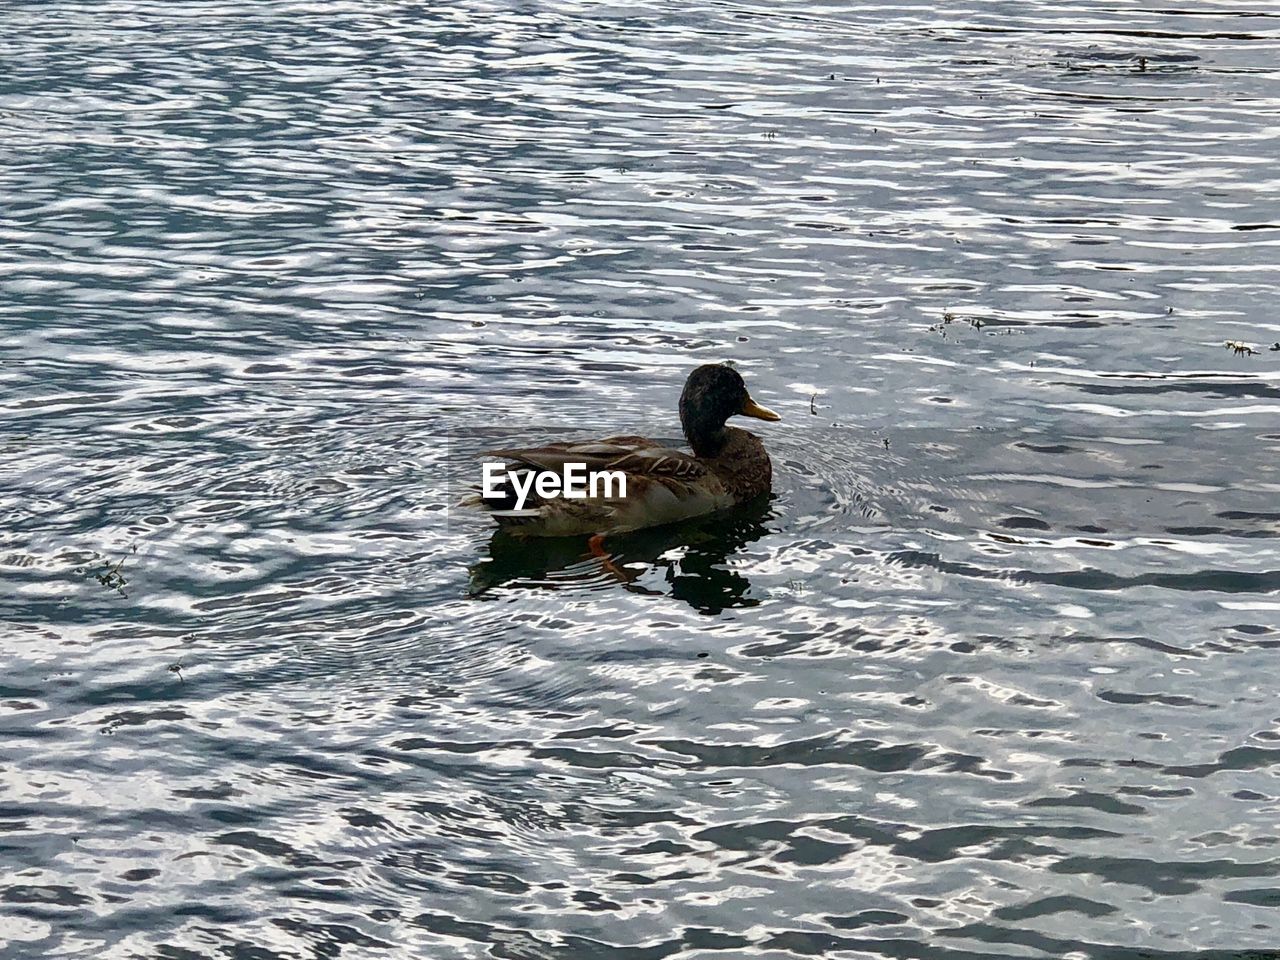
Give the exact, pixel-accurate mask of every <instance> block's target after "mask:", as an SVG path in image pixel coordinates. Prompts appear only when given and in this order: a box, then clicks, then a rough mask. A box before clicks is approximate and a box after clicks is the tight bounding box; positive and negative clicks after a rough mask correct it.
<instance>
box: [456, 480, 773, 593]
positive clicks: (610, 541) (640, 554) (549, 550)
mask: <svg viewBox="0 0 1280 960" xmlns="http://www.w3.org/2000/svg"><path fill="white" fill-rule="evenodd" d="M773 500H774V496H773V495H772V494H765V495H764V496H760V497H757V498H756V499H754V500H752V501H750V502H748V503H744V504H741V505H739V506H737V507H733V508H731V509H728V510H722V511H720V512H718V513H715V514H711V515H709V516H706V517H702V518H699V519H697V520H690V521H686V522H684V523H679V524H671V525H669V526H665V527H650V528H647V529H644V530H637V531H635V532H633V533H626V534H616V535H612V536H610V537H608V538H607V539H606V540H605V541H604V546H603V553H604V555H593V554H592V553H591V552H590V551H589V550H588V545H587V542H586V540H585V539H583V538H578V537H513V536H511V535H510V534H508V533H505V532H503V531H502V530H498V531H496V532H495V533H494V534H493V537H492V538H491V539H490V541H489V556H488V557H487V558H485V559H484V560H481V561H480V562H479V563H476V564H474V565H473V566H472V567H471V568H470V574H471V579H470V585H469V590H468V595H469V596H471V597H477V598H480V597H485V596H486V595H487V594H490V592H491V591H494V590H495V589H497V588H499V587H504V586H508V585H512V586H518V587H527V588H542V589H549V590H556V589H571V588H577V589H583V588H587V589H590V588H598V589H610V588H612V587H615V586H621V587H622V589H624V590H628V591H630V592H632V593H641V594H649V595H655V596H662V595H667V596H671V597H674V598H675V599H677V600H680V601H683V602H684V603H687V604H689V606H691V607H693V608H694V609H695V610H698V611H700V612H702V613H707V614H717V613H720V612H721V611H722V610H726V609H729V608H733V607H752V606H756V605H757V604H758V603H760V600H759V599H758V598H756V597H752V596H751V582H750V581H749V580H748V579H747V578H746V577H744V576H743V575H742V574H740V573H738V572H737V571H735V570H732V569H730V568H729V567H728V566H727V565H726V561H727V560H729V558H731V557H732V556H733V555H734V554H735V553H737V552H738V551H739V550H741V549H742V548H743V547H745V546H746V545H747V544H749V543H753V542H754V541H756V540H759V539H760V538H761V537H763V536H764V535H765V534H766V533H769V532H770V528H769V526H768V523H769V521H770V520H772V519H773V517H774V516H775V514H774V512H773V507H772V503H773ZM658 571H661V579H662V580H665V582H666V584H667V588H666V589H657V588H655V584H656V583H658V582H660V580H659V577H657V576H655V573H656V572H658Z"/></svg>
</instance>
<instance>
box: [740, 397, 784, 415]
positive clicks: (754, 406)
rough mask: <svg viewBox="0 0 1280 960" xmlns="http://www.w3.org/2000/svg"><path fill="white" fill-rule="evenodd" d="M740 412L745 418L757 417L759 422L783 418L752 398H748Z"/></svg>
mask: <svg viewBox="0 0 1280 960" xmlns="http://www.w3.org/2000/svg"><path fill="white" fill-rule="evenodd" d="M739 412H740V413H741V414H742V415H743V416H744V417H755V418H756V419H757V420H781V419H782V417H780V416H778V415H777V414H776V413H774V412H773V411H772V410H770V409H769V408H768V407H762V406H760V404H758V403H756V402H755V401H754V400H752V399H751V397H750V396H748V397H747V399H746V401H745V402H743V404H742V409H741V410H740V411H739Z"/></svg>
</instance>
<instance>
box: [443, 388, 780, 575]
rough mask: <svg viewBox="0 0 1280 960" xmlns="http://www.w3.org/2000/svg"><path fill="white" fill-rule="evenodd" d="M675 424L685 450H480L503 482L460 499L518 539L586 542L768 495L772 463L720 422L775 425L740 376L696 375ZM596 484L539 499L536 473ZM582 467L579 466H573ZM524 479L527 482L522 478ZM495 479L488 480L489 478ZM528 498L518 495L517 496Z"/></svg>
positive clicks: (644, 442)
mask: <svg viewBox="0 0 1280 960" xmlns="http://www.w3.org/2000/svg"><path fill="white" fill-rule="evenodd" d="M679 413H680V426H681V429H682V431H683V433H684V438H685V440H686V441H687V442H688V444H689V449H690V451H691V452H685V451H684V450H678V449H675V448H673V447H671V446H668V445H666V444H663V443H661V442H659V441H657V440H651V439H649V438H647V437H641V436H633V435H624V436H614V437H605V438H603V439H600V440H591V441H586V442H577V443H549V444H546V445H544V446H539V447H518V448H517V447H513V448H507V449H501V450H489V451H485V452H484V453H483V454H481V456H484V457H487V458H498V459H501V460H503V461H506V462H508V463H509V464H510V465H511V466H509V467H508V470H507V472H506V474H505V478H503V479H501V480H497V482H495V483H493V484H491V485H486V487H485V488H484V490H483V492H482V493H481V494H479V495H477V496H473V497H469V498H467V500H466V501H465V502H467V503H468V504H469V505H472V506H477V507H479V508H481V509H482V510H484V511H486V512H487V513H488V514H489V516H490V517H492V518H493V519H494V520H495V521H496V522H497V524H498V526H499V528H500V529H501V530H502V531H503V532H505V533H508V534H511V535H513V536H517V537H579V536H588V537H590V538H591V541H590V542H591V546H592V551H593V552H597V550H598V547H599V544H600V543H601V542H602V540H603V537H604V536H606V535H610V534H620V533H628V532H630V531H634V530H640V529H644V528H647V527H656V526H663V525H666V524H672V523H678V522H680V521H683V520H689V519H691V518H693V517H700V516H703V515H705V514H709V513H714V512H716V511H719V510H725V509H728V508H730V507H734V506H737V505H738V504H743V503H747V502H749V501H752V500H755V499H756V498H758V497H762V496H763V495H765V494H767V493H768V492H769V491H770V489H771V486H772V482H773V466H772V463H771V462H770V460H769V454H768V452H767V451H766V450H765V447H764V443H763V442H762V441H761V440H760V438H759V437H757V436H756V435H755V434H753V433H750V432H748V431H746V430H743V429H741V428H740V427H731V426H728V425H727V421H728V420H729V418H730V417H734V416H743V417H753V418H755V419H757V420H765V421H777V420H781V419H782V418H781V417H780V416H779V415H778V414H776V413H774V412H773V411H772V410H770V409H768V408H767V407H763V406H761V405H760V404H758V403H756V401H755V400H753V399H752V398H751V394H750V393H749V392H748V391H747V385H746V383H745V382H744V381H743V379H742V375H741V374H739V373H738V371H737V370H735V369H733V367H731V366H729V365H728V364H724V363H708V364H703V365H702V366H700V367H698V368H697V369H695V370H694V371H693V372H692V373H690V374H689V377H688V379H687V380H686V381H685V385H684V389H683V390H682V391H681V393H680V401H679ZM570 464H572V465H574V467H573V469H575V470H577V471H578V472H579V476H581V475H582V474H583V473H585V475H586V476H587V477H588V478H590V479H591V480H592V481H594V480H595V479H596V478H597V475H601V479H602V480H603V479H605V477H604V476H603V475H605V474H611V475H612V478H613V480H614V481H617V480H618V475H621V482H612V483H604V482H601V483H594V482H592V483H590V484H586V485H585V486H586V489H585V490H579V491H578V492H582V493H586V496H583V497H568V496H559V495H549V496H541V495H539V493H538V490H537V487H539V486H542V484H541V483H540V480H541V475H542V474H545V473H551V474H554V475H555V480H557V481H559V480H561V479H562V478H564V477H567V476H569V474H568V473H567V472H566V467H567V465H570ZM578 464H581V465H582V466H581V467H578V466H577V465H578ZM530 474H532V476H530ZM496 479H497V478H496V477H495V480H496ZM521 490H523V491H526V494H525V495H524V496H523V497H522V496H521V495H520V491H521Z"/></svg>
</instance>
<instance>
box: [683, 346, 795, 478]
mask: <svg viewBox="0 0 1280 960" xmlns="http://www.w3.org/2000/svg"><path fill="white" fill-rule="evenodd" d="M738 414H741V415H742V416H744V417H755V418H756V419H758V420H781V419H782V418H781V417H780V416H778V415H777V414H776V413H774V412H773V411H772V410H769V409H768V408H766V407H762V406H760V404H758V403H756V402H755V401H754V400H752V399H751V394H749V393H747V385H746V384H745V383H744V382H743V381H742V377H741V375H740V374H739V373H738V371H737V370H734V369H733V368H732V367H729V366H726V365H725V364H722V363H707V364H703V365H702V366H701V367H698V369H696V370H694V371H693V373H691V374H689V379H688V380H686V381H685V384H684V391H683V392H682V393H681V394H680V426H681V427H683V428H684V438H685V439H686V440H688V441H689V446H691V447H692V448H693V452H694V453H695V454H696V455H697V456H699V457H714V456H715V455H716V454H718V453H719V452H720V450H721V448H723V447H724V445H725V442H726V441H727V440H728V436H727V434H726V433H725V429H724V424H725V421H726V420H728V419H729V418H730V417H732V416H736V415H738Z"/></svg>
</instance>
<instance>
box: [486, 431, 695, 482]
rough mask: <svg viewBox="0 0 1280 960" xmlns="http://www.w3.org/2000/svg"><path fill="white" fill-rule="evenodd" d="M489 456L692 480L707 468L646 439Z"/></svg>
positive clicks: (539, 465) (546, 466) (551, 446)
mask: <svg viewBox="0 0 1280 960" xmlns="http://www.w3.org/2000/svg"><path fill="white" fill-rule="evenodd" d="M485 455H486V456H491V457H502V458H503V459H504V460H512V461H515V462H516V463H523V464H525V465H527V466H530V467H534V468H536V469H539V470H554V471H557V472H559V471H562V470H563V469H564V466H565V464H567V463H581V464H585V465H586V469H587V471H588V472H589V473H594V472H596V471H599V470H618V471H621V472H622V473H627V474H632V475H637V476H651V477H672V478H675V479H682V480H688V479H692V478H695V477H701V476H703V475H704V474H705V473H706V472H707V466H706V464H704V463H703V462H702V461H700V460H698V459H697V458H696V457H694V456H693V455H692V454H689V453H685V452H683V451H681V450H676V449H675V448H673V447H664V446H662V444H660V443H658V442H657V441H656V440H649V439H646V438H645V437H634V436H623V437H606V438H605V439H603V440H590V441H586V442H583V443H548V444H546V445H544V446H541V447H521V448H513V449H508V450H488V451H486V452H485Z"/></svg>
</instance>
